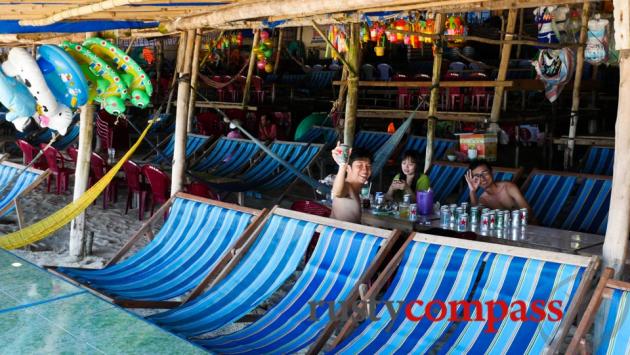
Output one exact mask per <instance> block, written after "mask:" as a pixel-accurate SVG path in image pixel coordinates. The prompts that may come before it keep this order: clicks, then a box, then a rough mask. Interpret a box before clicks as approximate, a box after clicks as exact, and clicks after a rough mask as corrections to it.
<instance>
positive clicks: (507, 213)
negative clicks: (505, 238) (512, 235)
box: [503, 210, 511, 228]
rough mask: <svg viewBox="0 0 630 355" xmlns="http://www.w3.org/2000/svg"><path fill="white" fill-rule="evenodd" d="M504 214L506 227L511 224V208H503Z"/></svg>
mask: <svg viewBox="0 0 630 355" xmlns="http://www.w3.org/2000/svg"><path fill="white" fill-rule="evenodd" d="M503 216H504V221H505V228H507V227H509V226H510V220H511V218H510V211H509V210H503Z"/></svg>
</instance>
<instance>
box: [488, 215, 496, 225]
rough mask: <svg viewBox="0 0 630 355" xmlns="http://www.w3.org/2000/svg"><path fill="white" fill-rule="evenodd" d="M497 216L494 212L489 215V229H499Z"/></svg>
mask: <svg viewBox="0 0 630 355" xmlns="http://www.w3.org/2000/svg"><path fill="white" fill-rule="evenodd" d="M496 218H497V214H496V213H494V212H489V213H488V228H489V229H496V228H497V219H496Z"/></svg>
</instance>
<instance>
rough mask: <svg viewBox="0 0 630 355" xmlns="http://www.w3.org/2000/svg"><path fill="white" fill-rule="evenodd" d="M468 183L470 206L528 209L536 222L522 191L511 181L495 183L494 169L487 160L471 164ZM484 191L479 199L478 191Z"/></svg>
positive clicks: (467, 173)
mask: <svg viewBox="0 0 630 355" xmlns="http://www.w3.org/2000/svg"><path fill="white" fill-rule="evenodd" d="M466 182H467V183H468V189H469V190H470V204H471V205H472V206H476V205H480V204H481V205H484V206H486V207H488V208H491V209H500V210H516V209H521V208H527V213H528V216H529V219H530V220H532V221H533V220H534V215H533V214H532V209H531V207H529V204H528V203H527V201H526V200H525V197H523V194H522V193H521V190H520V189H519V188H518V186H516V184H514V183H513V182H511V181H498V182H495V181H494V178H493V177H492V167H491V166H490V164H489V163H488V162H486V161H485V160H475V161H473V162H472V163H470V169H468V171H467V172H466ZM479 187H481V188H482V189H483V190H484V191H483V193H482V194H481V197H479V198H477V189H478V188H479Z"/></svg>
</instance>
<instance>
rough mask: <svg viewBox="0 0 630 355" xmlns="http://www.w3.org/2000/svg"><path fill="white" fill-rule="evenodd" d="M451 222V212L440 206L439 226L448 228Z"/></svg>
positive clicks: (446, 207)
mask: <svg viewBox="0 0 630 355" xmlns="http://www.w3.org/2000/svg"><path fill="white" fill-rule="evenodd" d="M450 221H451V210H450V209H449V207H448V206H442V208H440V224H441V225H442V226H448V224H449V223H450Z"/></svg>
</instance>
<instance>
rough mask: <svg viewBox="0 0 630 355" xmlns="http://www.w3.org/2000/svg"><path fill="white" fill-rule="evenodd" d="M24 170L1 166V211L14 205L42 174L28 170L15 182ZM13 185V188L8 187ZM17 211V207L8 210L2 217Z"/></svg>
mask: <svg viewBox="0 0 630 355" xmlns="http://www.w3.org/2000/svg"><path fill="white" fill-rule="evenodd" d="M21 171H22V168H19V167H14V166H9V165H5V164H2V165H0V191H3V192H2V195H1V196H0V209H2V208H5V207H6V206H8V205H9V204H12V203H13V201H14V200H15V198H16V197H18V195H19V194H21V193H22V191H24V190H25V189H26V188H27V187H29V186H30V185H31V184H32V183H33V182H34V181H35V180H36V179H37V178H38V177H39V176H40V175H41V174H42V173H38V172H35V171H32V170H26V171H24V172H22V173H21V175H20V176H19V177H18V178H17V179H16V180H15V181H13V179H14V177H15V175H16V174H19V173H20V172H21ZM10 184H12V186H11V187H7V185H10ZM14 210H15V206H14V207H11V208H9V209H7V210H6V211H5V212H4V213H3V214H2V215H0V217H3V216H6V215H8V214H9V213H11V212H13V211H14Z"/></svg>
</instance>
